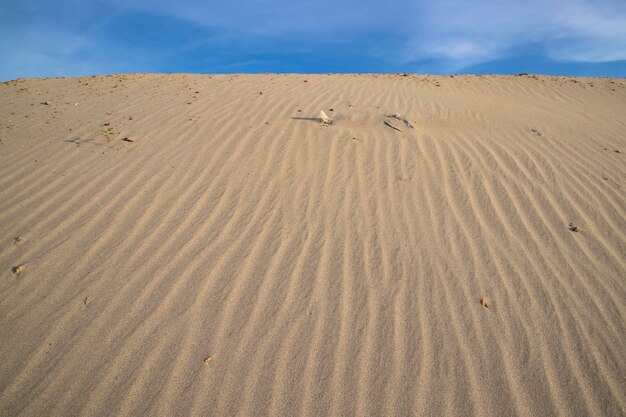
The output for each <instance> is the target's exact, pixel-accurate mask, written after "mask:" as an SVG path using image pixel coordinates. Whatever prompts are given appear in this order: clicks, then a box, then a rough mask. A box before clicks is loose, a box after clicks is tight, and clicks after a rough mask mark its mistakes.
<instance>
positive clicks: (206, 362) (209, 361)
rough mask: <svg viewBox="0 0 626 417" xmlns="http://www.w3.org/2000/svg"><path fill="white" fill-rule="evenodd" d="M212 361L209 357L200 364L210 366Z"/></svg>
mask: <svg viewBox="0 0 626 417" xmlns="http://www.w3.org/2000/svg"><path fill="white" fill-rule="evenodd" d="M212 361H213V358H212V357H211V356H210V355H209V356H207V357H206V358H204V359H203V360H202V362H204V364H205V365H208V364H210V363H211V362H212Z"/></svg>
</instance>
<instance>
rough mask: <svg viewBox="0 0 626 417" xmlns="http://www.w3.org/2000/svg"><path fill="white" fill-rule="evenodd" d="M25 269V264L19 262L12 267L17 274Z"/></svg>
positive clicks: (12, 270)
mask: <svg viewBox="0 0 626 417" xmlns="http://www.w3.org/2000/svg"><path fill="white" fill-rule="evenodd" d="M23 270H24V264H19V265H16V266H14V267H13V268H11V272H13V273H14V274H15V275H17V274H19V273H20V272H22V271H23Z"/></svg>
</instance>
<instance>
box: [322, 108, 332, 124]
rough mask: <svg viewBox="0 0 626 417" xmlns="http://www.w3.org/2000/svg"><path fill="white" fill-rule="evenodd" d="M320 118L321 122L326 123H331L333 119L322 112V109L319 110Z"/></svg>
mask: <svg viewBox="0 0 626 417" xmlns="http://www.w3.org/2000/svg"><path fill="white" fill-rule="evenodd" d="M320 119H322V123H324V124H326V125H331V124H333V119H331V118H330V117H328V115H327V114H326V113H324V110H321V111H320Z"/></svg>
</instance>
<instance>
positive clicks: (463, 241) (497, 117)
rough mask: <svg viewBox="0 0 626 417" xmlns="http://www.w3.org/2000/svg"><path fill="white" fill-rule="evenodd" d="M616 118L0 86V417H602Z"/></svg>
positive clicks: (624, 339) (338, 88)
mask: <svg viewBox="0 0 626 417" xmlns="http://www.w3.org/2000/svg"><path fill="white" fill-rule="evenodd" d="M321 110H323V111H324V112H325V113H326V114H327V115H328V116H329V117H330V118H332V119H333V122H332V124H331V125H325V124H323V123H321V122H320V121H319V119H318V118H319V114H320V111H321ZM390 114H399V115H401V116H402V117H404V118H406V120H407V122H409V123H410V125H411V126H412V127H409V126H408V125H405V124H404V123H403V122H402V121H401V120H400V119H393V120H391V122H392V124H393V126H395V127H397V129H396V128H393V127H390V126H389V125H386V124H385V120H386V116H388V115H390ZM624 114H626V80H624V79H609V78H606V79H598V78H570V77H544V76H535V75H528V74H524V75H519V76H465V75H457V76H429V75H412V74H407V75H402V74H390V75H367V74H362V75H356V74H345V75H309V74H307V75H302V74H289V75H278V74H264V75H190V74H176V75H159V74H133V75H123V74H122V75H111V76H102V77H79V78H66V79H62V78H60V79H20V80H15V81H10V82H6V83H2V84H0V140H1V143H0V230H1V232H2V233H0V267H1V268H0V340H2V341H3V342H2V343H0V415H12V416H41V415H58V416H66V415H85V416H100V415H102V416H104V415H120V416H137V415H150V416H154V415H167V416H171V415H180V416H188V415H198V416H210V415H215V416H226V415H228V416H253V415H259V416H263V415H276V416H287V415H289V416H291V415H298V416H320V415H333V416H339V415H342V416H343V415H357V416H369V415H449V416H458V415H486V416H502V415H519V416H544V415H558V416H588V415H594V416H607V415H612V416H619V415H625V411H624V410H625V407H626V388H625V387H626V360H625V359H624V355H623V352H624V351H625V350H626V328H625V327H626V326H625V323H626V320H625V319H626V282H625V281H624V276H625V274H624V271H626V220H625V219H626V197H625V194H624V185H625V180H626V163H625V159H624V158H625V154H626V121H625V120H626V119H624V117H623V115H624ZM483 300H485V301H486V304H487V306H488V307H485V306H484V305H482V304H483Z"/></svg>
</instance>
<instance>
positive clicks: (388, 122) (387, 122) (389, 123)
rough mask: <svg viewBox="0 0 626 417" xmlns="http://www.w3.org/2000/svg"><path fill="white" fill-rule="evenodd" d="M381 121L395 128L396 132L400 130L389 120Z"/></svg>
mask: <svg viewBox="0 0 626 417" xmlns="http://www.w3.org/2000/svg"><path fill="white" fill-rule="evenodd" d="M383 123H385V124H386V125H387V126H389V127H390V128H392V129H394V130H397V131H398V132H402V130H400V129H398V128H397V127H395V126H394V125H393V124H392V123H391V122H390V121H389V120H387V119H385V120H383Z"/></svg>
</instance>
